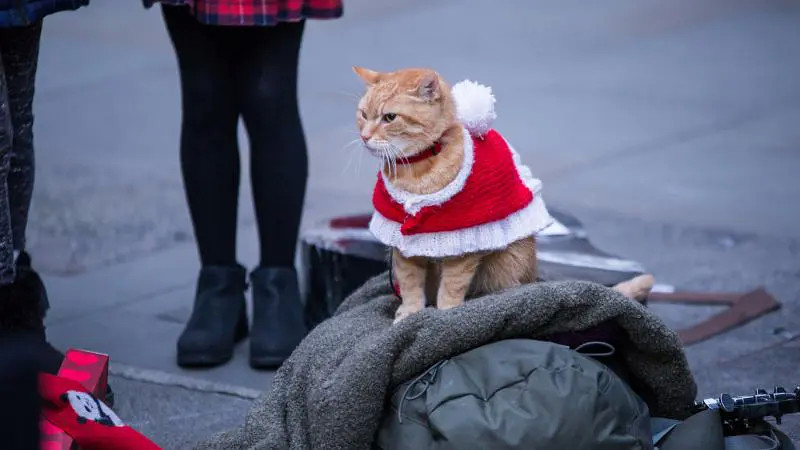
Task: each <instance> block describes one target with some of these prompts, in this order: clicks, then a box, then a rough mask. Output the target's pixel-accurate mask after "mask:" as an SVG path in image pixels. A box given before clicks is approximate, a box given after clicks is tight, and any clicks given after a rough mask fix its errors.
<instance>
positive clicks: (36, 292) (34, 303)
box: [0, 252, 64, 375]
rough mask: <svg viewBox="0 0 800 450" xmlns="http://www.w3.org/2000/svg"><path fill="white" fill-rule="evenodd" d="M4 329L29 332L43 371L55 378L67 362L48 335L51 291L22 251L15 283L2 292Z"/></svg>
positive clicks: (0, 321)
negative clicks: (34, 343)
mask: <svg viewBox="0 0 800 450" xmlns="http://www.w3.org/2000/svg"><path fill="white" fill-rule="evenodd" d="M0 297H2V298H0V330H2V331H7V332H11V333H15V332H17V333H26V334H28V335H30V336H31V337H32V338H33V340H34V341H35V342H37V343H38V344H37V349H36V359H37V360H38V361H39V366H40V368H41V370H42V371H44V372H47V373H51V374H53V375H55V374H56V373H57V372H58V369H59V368H60V367H61V363H62V361H64V354H63V353H61V352H60V351H58V350H56V349H55V348H54V347H53V346H52V345H50V343H49V342H47V338H46V336H45V327H44V317H45V314H46V313H47V310H48V309H49V308H50V303H49V301H48V300H47V291H45V289H44V283H42V279H41V278H40V277H39V274H38V273H36V271H34V270H33V268H32V267H31V257H30V256H29V255H28V254H27V253H26V252H21V253H20V254H19V257H17V261H16V276H15V278H14V282H13V283H12V284H10V285H8V286H3V287H2V288H1V289H0Z"/></svg>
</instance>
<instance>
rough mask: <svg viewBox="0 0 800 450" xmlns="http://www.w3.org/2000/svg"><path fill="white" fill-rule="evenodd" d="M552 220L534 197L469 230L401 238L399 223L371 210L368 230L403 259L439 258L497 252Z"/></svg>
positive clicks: (539, 198)
mask: <svg viewBox="0 0 800 450" xmlns="http://www.w3.org/2000/svg"><path fill="white" fill-rule="evenodd" d="M551 222H552V219H551V218H550V214H548V212H547V207H546V206H545V204H544V200H543V199H542V198H541V197H539V196H536V197H534V199H533V201H532V202H531V203H530V204H529V205H528V206H526V207H525V208H523V209H521V210H519V211H517V212H515V213H514V214H511V215H510V216H508V217H506V218H505V219H502V220H498V221H496V222H489V223H485V224H483V225H477V226H474V227H470V228H464V229H461V230H455V231H442V232H436V233H421V234H413V235H409V236H404V235H403V234H402V233H401V232H400V224H399V223H397V222H394V221H392V220H389V219H387V218H386V217H384V216H382V215H381V214H380V213H379V212H377V211H375V212H374V213H373V215H372V220H370V223H369V230H370V231H371V232H372V234H373V235H374V236H375V237H376V238H377V239H378V240H379V241H381V242H383V243H384V244H385V245H388V246H390V247H394V248H396V249H398V250H399V251H400V253H402V254H403V255H404V256H406V257H412V256H426V257H429V258H443V257H448V256H458V255H463V254H466V253H474V252H480V251H490V250H500V249H503V248H505V247H507V246H508V245H509V244H511V243H513V242H516V241H518V240H520V239H523V238H526V237H528V236H533V235H534V234H536V233H538V232H539V231H541V230H543V229H544V228H546V227H547V226H549V225H550V223H551Z"/></svg>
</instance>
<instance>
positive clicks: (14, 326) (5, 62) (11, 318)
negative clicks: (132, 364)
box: [0, 22, 63, 373]
mask: <svg viewBox="0 0 800 450" xmlns="http://www.w3.org/2000/svg"><path fill="white" fill-rule="evenodd" d="M41 31H42V24H41V22H37V23H35V24H32V25H30V26H26V27H14V28H3V29H0V60H2V68H3V70H2V72H3V87H2V88H0V91H3V94H0V115H2V118H0V124H2V125H0V128H2V131H0V135H2V137H0V180H1V181H0V191H2V193H0V236H2V237H0V241H2V243H1V244H0V247H1V248H0V254H1V255H2V256H0V259H2V262H1V263H0V267H2V269H0V271H1V272H2V275H0V284H4V286H3V287H2V288H0V297H2V298H0V304H2V306H0V308H2V311H0V330H5V331H9V330H10V331H12V332H17V333H20V332H21V333H30V334H32V335H33V336H35V337H36V340H38V342H39V344H40V346H39V351H38V353H37V355H36V356H37V357H38V359H39V361H40V363H41V366H42V368H43V370H46V371H48V372H51V373H55V372H56V371H58V368H59V366H60V365H61V361H62V359H63V355H62V354H61V353H60V352H58V351H57V350H56V349H54V348H53V347H52V346H51V345H50V344H49V343H48V342H47V340H46V339H45V329H44V324H43V320H44V316H45V312H46V310H47V308H48V306H49V305H48V301H47V293H46V292H45V289H44V285H43V284H42V280H41V278H40V277H39V275H38V274H37V273H36V272H35V271H34V270H33V268H32V267H31V260H30V256H28V255H27V254H26V253H25V251H24V250H25V228H26V227H27V223H28V210H29V208H30V203H31V194H32V193H33V178H34V162H33V161H34V160H33V94H34V85H35V79H36V66H37V62H38V57H39V39H40V36H41ZM16 254H18V256H17V255H16ZM9 277H10V278H9Z"/></svg>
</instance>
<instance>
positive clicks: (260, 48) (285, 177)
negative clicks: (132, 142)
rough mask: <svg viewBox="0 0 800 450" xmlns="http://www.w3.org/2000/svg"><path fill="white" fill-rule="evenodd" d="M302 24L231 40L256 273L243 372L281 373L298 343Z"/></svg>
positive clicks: (303, 173)
mask: <svg viewBox="0 0 800 450" xmlns="http://www.w3.org/2000/svg"><path fill="white" fill-rule="evenodd" d="M303 28H304V23H303V22H297V23H281V24H278V25H276V26H273V27H261V28H249V29H243V30H241V32H240V33H237V40H238V42H239V45H238V46H237V47H238V48H239V49H241V50H240V51H239V52H238V54H237V64H236V70H237V80H238V83H237V84H238V86H239V91H238V99H239V104H240V108H241V111H242V117H243V119H244V123H245V126H246V127H247V132H248V135H249V137H250V148H251V150H250V154H251V156H250V177H251V183H252V186H253V202H254V205H255V211H256V219H257V222H258V234H259V238H260V250H261V262H260V267H259V268H257V269H256V270H255V271H253V273H252V274H251V277H250V279H251V285H252V289H253V326H252V330H251V338H250V364H251V365H252V366H254V367H258V368H262V367H263V368H269V367H274V366H278V365H280V364H281V363H282V362H283V360H284V359H285V358H286V357H288V356H289V354H290V353H291V352H292V350H294V348H295V346H296V345H297V344H298V343H299V342H300V340H301V339H302V338H303V336H304V335H305V331H306V330H305V326H304V320H303V312H302V306H301V303H300V294H299V287H298V283H297V273H296V272H295V270H294V255H295V247H296V245H297V234H298V228H299V226H300V217H301V213H302V209H303V200H304V197H305V189H306V179H307V177H308V157H307V154H306V144H305V138H304V136H303V128H302V125H301V122H300V115H299V112H298V106H297V63H298V56H299V51H300V42H301V39H302V36H303Z"/></svg>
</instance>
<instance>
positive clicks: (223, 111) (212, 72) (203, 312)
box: [163, 6, 247, 366]
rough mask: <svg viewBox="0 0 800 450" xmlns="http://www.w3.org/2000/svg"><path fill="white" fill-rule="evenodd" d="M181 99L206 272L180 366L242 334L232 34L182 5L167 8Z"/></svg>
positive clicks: (226, 350) (186, 174) (208, 360)
mask: <svg viewBox="0 0 800 450" xmlns="http://www.w3.org/2000/svg"><path fill="white" fill-rule="evenodd" d="M163 12H164V21H165V22H166V25H167V30H168V31H169V35H170V38H171V39H172V43H173V45H174V47H175V52H176V54H177V57H178V67H179V69H180V76H181V96H182V101H183V125H182V128H181V168H182V172H183V181H184V186H185V188H186V198H187V200H188V202H189V211H190V213H191V216H192V223H193V224H194V232H195V237H196V239H197V247H198V250H199V253H200V260H201V262H202V265H203V268H202V269H201V271H200V276H199V279H198V281H197V291H196V295H195V303H194V307H193V309H192V315H191V317H190V318H189V321H188V323H187V324H186V328H185V329H184V331H183V333H181V336H180V338H179V339H178V349H177V350H178V352H177V362H178V364H179V365H181V366H213V365H218V364H222V363H224V362H226V361H227V360H229V359H230V358H231V356H232V355H233V347H234V344H235V343H236V342H237V341H239V340H241V339H243V338H244V337H245V336H246V334H247V315H246V314H247V313H246V307H245V299H244V290H245V275H246V273H245V269H244V268H243V267H241V266H239V265H238V264H236V219H237V217H236V212H237V211H236V210H237V200H238V191H239V150H238V147H237V142H236V125H237V121H238V115H239V114H238V109H237V105H236V97H235V90H234V86H235V79H234V77H233V75H232V71H231V62H232V59H231V49H230V45H229V44H230V39H229V37H228V36H229V34H230V31H231V30H228V29H226V28H223V27H213V26H206V25H202V24H200V23H199V22H197V21H196V20H195V19H194V18H193V17H192V16H191V15H190V14H189V10H188V8H186V7H175V6H164V7H163Z"/></svg>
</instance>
